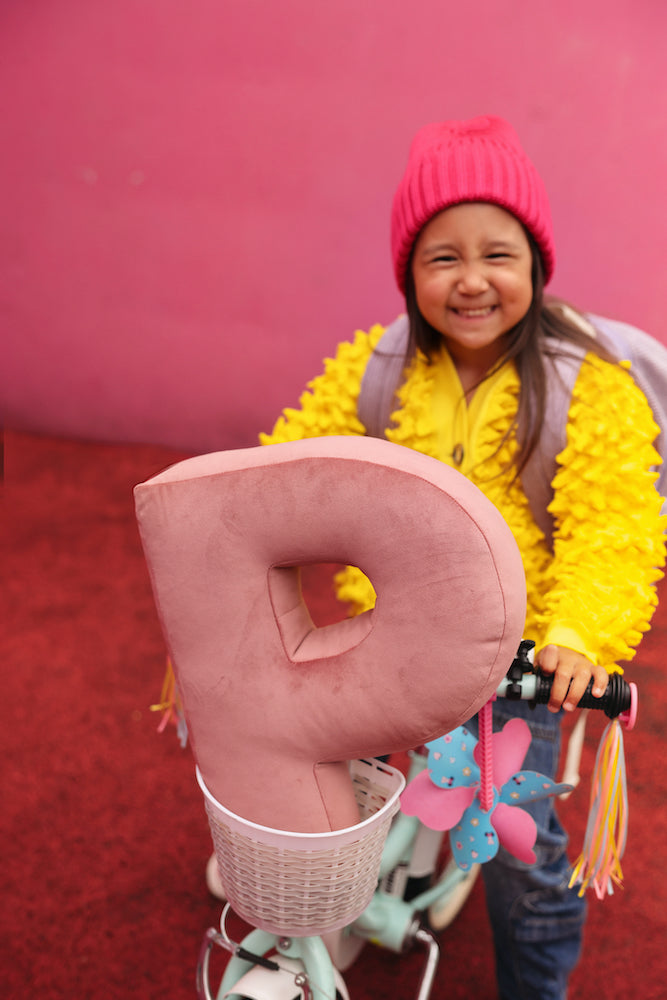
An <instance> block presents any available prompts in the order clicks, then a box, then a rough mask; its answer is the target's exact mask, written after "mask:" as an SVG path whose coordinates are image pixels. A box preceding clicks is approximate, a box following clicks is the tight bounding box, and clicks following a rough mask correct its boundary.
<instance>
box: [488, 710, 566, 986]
mask: <svg viewBox="0 0 667 1000" xmlns="http://www.w3.org/2000/svg"><path fill="white" fill-rule="evenodd" d="M517 716H518V717H521V718H524V719H525V720H526V722H527V723H528V725H529V727H530V730H531V735H532V742H531V745H530V748H529V750H528V753H527V755H526V759H525V761H524V764H523V769H524V770H530V771H539V772H540V773H541V774H546V775H548V776H549V777H551V778H553V777H555V775H556V769H557V767H558V756H559V752H560V715H554V714H553V713H552V712H549V711H548V709H547V707H546V706H545V705H538V706H536V708H535V709H531V708H530V706H529V705H528V704H527V703H526V702H509V701H504V700H501V699H499V700H498V701H497V702H495V703H494V706H493V729H494V732H497V731H499V730H500V729H502V727H503V726H504V725H505V723H506V722H507V721H508V720H509V719H511V718H516V717H517ZM476 724H477V720H474V722H472V723H471V724H470V728H472V729H473V731H474V732H477V725H476ZM522 808H524V809H526V811H527V812H530V813H531V814H532V816H533V818H534V820H535V822H536V823H537V830H538V833H537V842H536V844H535V853H536V855H537V864H535V865H527V864H525V863H524V862H522V861H518V860H517V859H516V858H515V857H513V856H512V855H511V854H508V852H507V851H505V850H504V849H503V848H502V847H501V848H500V850H499V852H498V854H497V856H496V857H495V858H494V860H493V861H490V862H488V863H487V864H485V865H482V874H483V877H484V884H485V888H486V902H487V908H488V912H489V919H490V921H491V928H492V931H493V940H494V945H495V952H496V975H497V980H498V989H499V995H500V998H501V1000H563V998H564V997H565V996H566V995H567V983H568V979H569V976H570V973H571V972H572V969H573V968H574V966H575V965H576V963H577V961H578V959H579V955H580V952H581V938H582V933H583V926H584V921H585V918H586V902H585V900H584V899H583V898H580V897H579V896H578V895H577V890H575V889H568V881H569V874H570V864H569V862H568V859H567V857H566V854H565V851H566V847H567V839H568V838H567V834H566V833H565V831H564V829H563V827H562V826H561V824H560V822H559V820H558V817H557V816H556V812H555V809H554V799H553V798H549V799H542V800H541V801H539V802H534V803H530V804H528V805H525V806H522Z"/></svg>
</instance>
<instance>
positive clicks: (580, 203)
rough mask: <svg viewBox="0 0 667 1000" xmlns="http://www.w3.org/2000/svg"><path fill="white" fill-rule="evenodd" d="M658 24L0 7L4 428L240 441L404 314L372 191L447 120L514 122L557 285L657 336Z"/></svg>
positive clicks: (368, 12)
mask: <svg viewBox="0 0 667 1000" xmlns="http://www.w3.org/2000/svg"><path fill="white" fill-rule="evenodd" d="M473 11H474V13H472V12H473ZM666 29H667V7H665V5H664V4H663V2H662V0H641V2H640V3H632V2H630V0H604V2H602V0H600V2H598V0H579V2H574V0H559V2H557V3H556V2H554V3H548V2H534V0H533V2H529V0H505V2H504V3H502V4H501V3H498V2H497V0H477V3H475V4H474V5H471V4H468V3H465V2H463V0H462V2H461V3H460V4H455V3H451V2H447V0H412V2H411V3H406V2H404V0H401V2H399V0H335V2H334V3H319V2H314V0H283V2H271V0H224V2H223V0H189V2H188V3H183V2H182V0H154V2H152V3H150V2H149V0H114V2H113V3H109V2H108V0H52V2H47V0H31V2H30V3H14V4H9V3H5V4H2V7H1V8H0V39H1V42H0V45H1V50H0V110H1V115H2V122H3V130H2V135H3V144H2V146H3V153H2V156H1V157H0V191H1V192H2V201H1V204H2V238H1V239H0V316H1V318H2V325H3V337H4V339H5V342H6V344H7V349H6V350H5V357H4V364H3V365H2V366H1V368H2V370H1V371H0V392H1V398H2V403H3V407H4V411H5V414H6V419H7V421H8V423H9V424H10V425H13V426H18V427H22V428H27V429H31V430H48V431H50V432H53V433H57V434H75V435H77V436H85V437H93V438H101V439H111V440H143V441H151V442H164V443H169V444H173V445H176V446H178V447H187V448H194V449H201V450H210V449H215V448H219V447H230V446H237V445H246V444H250V443H254V441H255V434H256V431H257V430H258V429H260V428H267V427H269V426H270V425H271V424H272V422H273V418H274V416H275V415H276V414H277V412H278V410H279V409H280V408H281V407H282V406H283V405H286V404H291V403H293V402H295V401H296V399H297V397H298V393H299V391H300V389H301V387H302V385H303V383H304V381H305V380H306V379H307V378H308V377H310V376H312V375H313V374H315V373H316V372H317V371H318V370H319V367H320V359H321V357H322V356H323V355H325V354H326V353H328V352H331V350H332V349H333V347H334V345H335V343H336V342H337V341H338V340H339V339H342V338H344V337H347V336H349V335H350V334H351V333H352V332H353V330H354V329H355V327H358V326H362V327H366V326H368V325H369V324H371V323H372V322H374V321H376V320H379V321H389V320H391V319H392V318H393V317H394V315H395V314H396V313H397V312H398V311H399V309H400V300H399V297H398V294H397V292H396V291H395V289H394V286H393V281H392V276H391V269H390V264H389V253H388V215H389V206H390V201H391V196H392V194H393V189H394V186H395V184H396V182H397V180H398V178H399V176H400V174H401V172H402V169H403V166H404V162H405V157H406V153H407V146H408V142H409V140H410V138H411V136H412V134H413V132H414V131H415V130H416V128H418V127H419V126H420V125H421V124H423V123H425V122H426V121H430V120H434V119H438V118H444V117H468V116H470V115H473V114H479V113H484V112H493V113H496V114H501V115H504V116H505V117H508V118H509V119H510V120H512V122H513V123H514V125H515V127H516V128H517V130H518V131H519V133H520V135H521V137H522V139H523V142H524V145H525V146H526V148H527V149H528V150H529V152H530V154H531V155H532V157H533V159H534V160H535V161H536V163H537V164H538V166H539V167H540V169H541V171H542V173H543V175H544V177H545V180H546V182H547V185H548V187H549V190H550V192H551V195H552V207H553V212H554V217H555V226H556V235H557V241H558V250H559V260H558V264H557V272H556V279H555V281H554V283H553V286H552V287H553V290H554V291H557V292H558V293H560V294H563V295H565V296H567V297H569V298H570V299H572V301H574V302H576V303H577V304H580V305H582V306H585V307H589V308H592V309H595V310H598V311H601V312H605V313H607V314H610V315H615V316H617V317H619V318H622V319H626V320H629V321H631V322H635V323H637V324H638V325H640V326H644V327H646V328H648V329H650V330H651V331H652V332H654V333H655V334H656V335H657V336H659V337H661V338H662V339H667V333H666V332H665V325H664V321H663V313H664V307H665V303H664V299H665V294H664V292H665V279H664V277H663V273H664V268H665V261H667V225H666V223H667V219H666V217H665V216H666V213H665V198H664V183H665V177H666V176H667V129H666V128H665V123H666V122H667V96H666V95H667V92H666V89H665V84H664V67H665V38H666V37H667V30H666Z"/></svg>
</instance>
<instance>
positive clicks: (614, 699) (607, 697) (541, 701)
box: [535, 672, 632, 719]
mask: <svg viewBox="0 0 667 1000" xmlns="http://www.w3.org/2000/svg"><path fill="white" fill-rule="evenodd" d="M552 685H553V674H548V675H546V674H542V673H539V672H538V674H537V687H536V691H535V701H536V702H537V704H538V705H546V703H547V702H548V701H549V698H550V697H551V687H552ZM592 690H593V681H592V680H591V681H589V684H588V687H587V688H586V690H585V691H584V694H583V697H582V698H581V700H580V702H579V704H578V705H577V708H597V709H600V710H601V711H603V712H604V714H605V715H606V716H607V717H608V718H609V719H616V718H617V717H618V716H619V715H622V714H623V712H627V711H628V709H629V708H630V706H631V704H632V692H631V690H630V685H629V684H628V682H627V681H625V680H623V678H622V677H621V675H620V674H612V675H611V676H610V678H609V684H608V685H607V690H606V691H605V693H604V694H603V695H602V697H601V698H596V697H594V695H593V694H592Z"/></svg>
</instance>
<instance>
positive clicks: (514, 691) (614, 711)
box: [496, 639, 638, 730]
mask: <svg viewBox="0 0 667 1000" xmlns="http://www.w3.org/2000/svg"><path fill="white" fill-rule="evenodd" d="M534 646H535V643H534V642H532V641H531V640H530V639H524V640H523V641H522V642H521V643H520V645H519V651H518V653H517V655H516V657H515V658H514V660H513V662H512V665H511V667H510V668H509V670H508V671H507V675H506V677H505V679H504V680H503V681H501V683H500V684H499V685H498V688H497V690H496V694H497V695H498V697H499V698H507V700H508V701H519V700H522V701H532V702H534V703H535V704H537V705H546V703H547V702H548V701H549V698H550V696H551V688H552V685H553V674H543V673H541V672H540V671H539V669H536V668H535V666H534V665H533V662H532V660H531V658H530V656H529V654H530V652H531V650H532V649H533V647H534ZM592 688H593V681H592V680H591V681H590V683H589V685H588V687H587V688H586V691H585V692H584V695H583V697H582V698H581V700H580V701H579V703H578V706H577V707H578V708H593V709H599V710H600V711H602V712H604V713H605V715H606V716H607V717H608V718H609V719H616V718H618V719H619V720H620V722H621V723H622V724H623V726H624V727H625V728H626V729H628V730H630V729H632V728H633V726H634V724H635V720H636V718H637V700H638V696H637V686H636V684H628V682H627V681H626V680H624V679H623V677H621V675H620V674H612V675H611V677H610V678H609V684H608V685H607V690H606V691H605V693H604V694H603V695H602V696H601V697H600V698H596V697H594V695H593V694H592Z"/></svg>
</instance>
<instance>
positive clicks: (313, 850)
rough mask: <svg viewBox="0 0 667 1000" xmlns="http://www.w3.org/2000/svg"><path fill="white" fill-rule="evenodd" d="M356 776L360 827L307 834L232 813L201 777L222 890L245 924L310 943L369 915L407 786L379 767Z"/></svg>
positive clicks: (370, 765) (362, 768)
mask: <svg viewBox="0 0 667 1000" xmlns="http://www.w3.org/2000/svg"><path fill="white" fill-rule="evenodd" d="M350 776H351V779H352V784H353V787H354V792H355V797H356V800H357V804H358V806H359V815H360V822H359V823H358V824H357V825H355V826H353V827H348V828H347V829H345V830H334V831H328V832H326V833H323V834H302V835H299V834H295V833H288V832H286V831H285V832H284V831H279V830H270V829H268V828H266V827H258V826H256V825H255V824H252V823H249V822H247V821H245V820H243V819H242V818H241V817H239V816H236V815H235V814H233V813H230V812H229V811H228V810H226V809H225V808H224V806H222V805H221V804H220V803H219V802H217V801H216V800H215V799H213V798H212V796H211V795H210V793H209V792H208V791H207V789H206V788H205V786H204V784H203V781H202V779H201V777H199V783H200V785H201V787H202V789H203V791H204V793H205V803H206V811H207V815H208V820H209V825H210V828H211V834H212V837H213V844H214V847H215V853H216V857H217V861H218V867H219V869H220V876H221V878H222V883H223V885H224V887H225V893H226V895H227V898H228V900H229V902H230V904H231V906H232V907H233V909H234V910H235V911H236V913H237V914H238V915H239V916H240V917H242V918H243V919H244V920H246V921H248V922H249V923H251V924H254V926H255V927H259V928H261V929H262V930H265V931H268V932H270V933H272V934H278V935H288V936H290V937H306V936H309V935H315V934H324V933H327V932H329V931H333V930H338V929H339V928H341V927H344V926H345V925H346V924H349V923H351V922H352V921H353V920H355V919H356V918H357V917H358V916H359V915H360V914H361V913H363V911H364V910H365V909H366V907H367V906H368V904H369V902H370V900H371V897H372V895H373V892H374V891H375V887H376V884H377V878H378V873H379V868H380V860H381V857H382V849H383V847H384V842H385V839H386V837H387V833H388V831H389V826H390V824H391V820H392V817H393V816H394V815H395V814H396V812H397V811H398V806H399V803H398V798H399V795H400V793H401V791H402V790H403V787H404V783H405V782H404V778H403V775H402V774H401V773H400V771H397V770H396V769H395V768H393V767H390V766H389V765H387V764H383V763H381V762H380V761H376V760H355V761H351V762H350Z"/></svg>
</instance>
